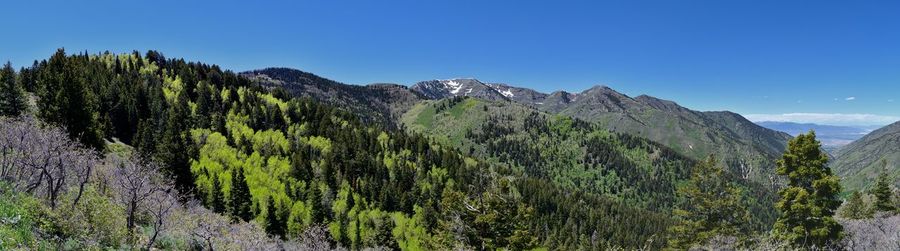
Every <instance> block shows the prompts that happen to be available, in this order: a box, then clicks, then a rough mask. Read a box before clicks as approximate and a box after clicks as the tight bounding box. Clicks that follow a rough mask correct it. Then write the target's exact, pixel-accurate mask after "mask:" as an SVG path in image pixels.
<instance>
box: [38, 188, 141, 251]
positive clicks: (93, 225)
mask: <svg viewBox="0 0 900 251" xmlns="http://www.w3.org/2000/svg"><path fill="white" fill-rule="evenodd" d="M75 196H76V191H72V192H69V193H67V194H66V195H65V196H63V198H62V201H63V202H64V203H62V204H61V205H65V206H60V207H57V208H56V210H55V211H54V214H55V215H56V217H55V221H54V222H56V224H57V226H58V229H59V231H60V234H61V235H62V237H64V238H65V239H70V240H72V241H75V243H74V244H73V243H72V242H71V241H70V242H68V243H67V246H69V245H72V246H71V247H72V248H75V249H86V248H91V247H119V246H120V245H121V244H122V243H124V240H125V238H126V237H127V235H128V230H127V229H126V228H125V209H123V208H122V207H121V206H119V205H118V204H116V203H114V202H113V201H112V200H111V199H110V198H109V197H108V196H105V195H103V194H101V193H99V192H97V189H95V188H94V187H93V186H88V187H86V188H85V190H84V194H83V195H82V196H81V200H79V201H78V204H76V205H75V207H74V208H72V207H70V206H68V205H71V203H72V201H73V200H74V198H75Z"/></svg>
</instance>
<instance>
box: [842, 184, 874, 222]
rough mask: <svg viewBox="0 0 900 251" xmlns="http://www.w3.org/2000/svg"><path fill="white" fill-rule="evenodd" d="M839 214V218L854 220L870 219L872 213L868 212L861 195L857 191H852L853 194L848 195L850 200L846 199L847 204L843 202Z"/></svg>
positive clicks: (867, 206)
mask: <svg viewBox="0 0 900 251" xmlns="http://www.w3.org/2000/svg"><path fill="white" fill-rule="evenodd" d="M839 214H840V216H841V217H844V218H847V219H854V220H858V219H865V218H870V217H872V211H870V210H869V205H867V204H866V201H865V200H863V198H862V193H860V192H859V191H854V192H853V194H850V198H848V199H847V202H844V205H843V206H842V207H841V209H840V211H839Z"/></svg>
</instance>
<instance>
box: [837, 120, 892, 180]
mask: <svg viewBox="0 0 900 251" xmlns="http://www.w3.org/2000/svg"><path fill="white" fill-rule="evenodd" d="M835 157H836V159H835V160H834V162H833V163H831V167H832V168H834V170H835V173H836V174H837V175H839V176H841V183H842V184H843V185H844V187H846V189H847V191H864V190H865V189H866V188H868V187H869V184H874V182H873V181H875V178H876V177H877V176H878V174H879V173H880V171H881V170H882V167H883V165H885V164H886V165H887V166H886V169H887V172H888V175H890V176H891V177H894V178H896V177H900V168H898V163H900V122H897V123H893V124H890V125H887V126H885V127H882V128H880V129H878V130H875V131H872V132H871V133H869V134H867V135H866V136H864V137H862V138H860V139H858V140H856V141H853V143H850V144H848V145H846V146H844V147H842V148H841V149H840V150H838V151H837V152H836V153H835ZM882 161H885V163H882ZM893 184H894V185H900V183H897V181H894V182H893Z"/></svg>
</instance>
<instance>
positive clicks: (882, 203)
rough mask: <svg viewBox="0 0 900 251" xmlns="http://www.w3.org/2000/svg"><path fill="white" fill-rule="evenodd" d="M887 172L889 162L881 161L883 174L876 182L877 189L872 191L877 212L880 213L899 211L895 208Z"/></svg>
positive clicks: (879, 175)
mask: <svg viewBox="0 0 900 251" xmlns="http://www.w3.org/2000/svg"><path fill="white" fill-rule="evenodd" d="M889 176H890V175H889V174H888V171H887V161H885V160H883V159H882V160H881V173H880V174H878V179H877V180H876V181H875V187H874V188H873V189H872V195H875V210H876V211H879V212H893V211H894V210H896V209H897V207H896V206H894V201H893V200H892V199H893V198H892V197H893V193H892V191H891V180H890V177H889Z"/></svg>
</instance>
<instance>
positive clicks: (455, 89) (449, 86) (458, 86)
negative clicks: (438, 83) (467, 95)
mask: <svg viewBox="0 0 900 251" xmlns="http://www.w3.org/2000/svg"><path fill="white" fill-rule="evenodd" d="M462 87H463V85H462V83H460V82H456V81H454V80H450V81H447V82H444V88H445V89H453V90H450V93H452V94H454V95H456V94H457V93H459V90H462Z"/></svg>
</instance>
